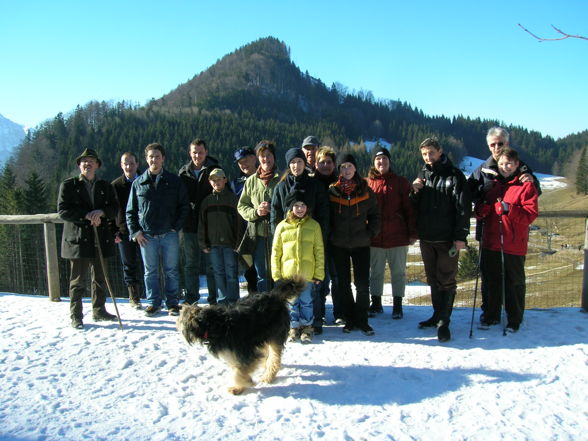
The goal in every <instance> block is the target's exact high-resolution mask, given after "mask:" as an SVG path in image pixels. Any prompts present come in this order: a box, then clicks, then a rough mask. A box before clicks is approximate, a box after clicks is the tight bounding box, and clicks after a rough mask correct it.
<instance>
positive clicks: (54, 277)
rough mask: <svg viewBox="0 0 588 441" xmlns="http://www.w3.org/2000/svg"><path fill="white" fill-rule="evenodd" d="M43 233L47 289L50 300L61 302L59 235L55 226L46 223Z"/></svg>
mask: <svg viewBox="0 0 588 441" xmlns="http://www.w3.org/2000/svg"><path fill="white" fill-rule="evenodd" d="M43 231H44V233H45V260H46V261H47V288H48V290H49V300H51V301H52V302H60V301H61V295H60V292H59V290H60V284H59V265H58V263H57V235H56V234H55V224H53V223H44V224H43Z"/></svg>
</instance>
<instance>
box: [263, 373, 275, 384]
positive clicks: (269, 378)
mask: <svg viewBox="0 0 588 441" xmlns="http://www.w3.org/2000/svg"><path fill="white" fill-rule="evenodd" d="M275 379H276V376H275V375H271V374H269V375H268V374H264V375H263V376H262V377H261V378H260V379H259V382H260V383H265V384H271V383H273V381H274V380H275Z"/></svg>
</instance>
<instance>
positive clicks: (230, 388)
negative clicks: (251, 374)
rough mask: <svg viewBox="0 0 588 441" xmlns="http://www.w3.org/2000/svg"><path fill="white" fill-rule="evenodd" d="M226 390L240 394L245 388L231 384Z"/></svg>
mask: <svg viewBox="0 0 588 441" xmlns="http://www.w3.org/2000/svg"><path fill="white" fill-rule="evenodd" d="M227 390H228V391H229V393H230V394H233V395H241V394H242V393H243V391H244V390H245V388H244V387H239V386H231V387H229V388H228V389H227Z"/></svg>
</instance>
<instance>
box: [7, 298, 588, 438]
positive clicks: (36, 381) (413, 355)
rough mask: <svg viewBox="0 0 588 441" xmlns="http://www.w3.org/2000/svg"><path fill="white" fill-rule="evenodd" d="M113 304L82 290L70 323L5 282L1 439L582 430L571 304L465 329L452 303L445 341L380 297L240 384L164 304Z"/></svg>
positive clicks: (580, 327)
mask: <svg viewBox="0 0 588 441" xmlns="http://www.w3.org/2000/svg"><path fill="white" fill-rule="evenodd" d="M385 300H386V303H388V302H387V301H388V300H389V298H388V297H386V298H385ZM201 301H203V300H201ZM118 303H119V310H120V312H121V315H122V318H123V324H124V330H123V331H121V330H119V329H118V325H117V324H116V323H104V322H102V323H93V322H92V320H91V314H90V313H89V311H90V308H89V304H88V303H86V304H85V305H84V310H85V312H86V314H87V315H86V319H85V323H86V329H85V330H84V331H77V330H74V329H72V328H70V327H69V320H68V307H69V304H68V302H67V301H66V299H64V301H63V302H61V303H51V302H49V301H48V300H47V299H46V298H43V297H38V296H31V295H16V294H9V293H0V317H2V320H1V321H0V335H2V340H1V341H0V440H2V441H7V440H11V441H12V440H14V441H17V440H18V441H24V440H44V441H49V440H59V441H67V440H72V441H80V440H129V441H135V440H150V441H152V440H153V441H157V440H161V441H175V440H207V441H208V440H227V441H228V440H230V441H237V440H256V441H257V440H313V441H316V440H329V441H331V440H346V441H352V440H354V441H357V440H370V441H371V440H432V441H438V440H451V441H456V440H483V441H488V440H509V441H512V440H570V441H572V440H573V441H581V440H588V431H587V429H588V400H587V399H586V397H587V395H588V375H587V370H588V314H583V313H581V312H579V310H578V309H577V308H557V309H550V310H529V311H527V312H526V320H525V323H524V325H523V326H522V328H521V330H520V331H519V332H518V333H516V334H510V335H508V336H506V337H503V336H502V332H501V329H500V328H499V327H495V328H493V329H491V330H489V331H481V330H477V329H475V328H474V336H473V338H469V337H468V335H469V326H470V318H471V309H463V308H456V309H455V311H454V314H453V319H452V325H451V329H452V333H453V339H452V340H451V341H450V342H448V343H445V344H440V343H439V342H438V341H437V339H436V336H435V331H434V330H431V329H428V330H421V329H417V322H418V321H419V320H423V319H426V318H428V316H429V314H430V312H431V311H430V308H428V307H419V306H411V307H406V308H405V317H404V319H403V320H391V318H390V306H386V308H385V309H386V311H385V314H384V315H383V316H380V317H378V318H376V319H372V320H371V324H372V326H373V327H374V329H375V331H376V335H375V336H373V337H371V338H370V337H365V336H363V335H361V334H359V333H352V334H343V333H342V332H341V329H340V328H337V327H334V326H331V325H328V326H326V327H325V331H324V334H323V335H321V336H318V337H315V339H314V342H313V343H312V344H309V345H304V346H303V345H301V344H299V343H289V344H288V345H287V347H286V350H285V353H284V360H283V368H282V370H281V371H280V373H279V375H278V378H277V380H276V382H275V383H274V384H272V385H261V386H258V387H255V388H253V389H250V390H249V391H248V392H246V393H245V394H243V395H241V396H236V397H235V396H232V395H229V394H228V393H227V392H226V390H225V388H226V384H227V377H228V370H227V368H226V366H225V365H224V364H223V363H222V362H220V361H218V360H216V359H214V358H212V357H211V356H210V355H209V354H208V352H207V350H206V348H204V347H201V346H194V347H189V346H188V345H187V344H186V343H185V341H183V340H182V338H181V336H180V334H179V333H178V332H177V331H176V329H175V323H174V318H172V317H169V316H167V315H161V316H158V317H155V318H146V317H144V316H143V315H142V313H140V312H138V311H135V310H133V309H131V308H130V307H129V305H128V303H127V302H125V301H124V300H120V301H119V302H118ZM109 309H110V311H113V308H112V305H111V304H110V305H109ZM477 316H478V314H477V313H476V320H477ZM328 319H329V320H331V319H332V316H331V314H330V312H329V314H328Z"/></svg>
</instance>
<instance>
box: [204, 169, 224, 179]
mask: <svg viewBox="0 0 588 441" xmlns="http://www.w3.org/2000/svg"><path fill="white" fill-rule="evenodd" d="M226 177H227V175H225V172H224V171H223V169H222V168H215V169H213V170H212V171H211V172H210V174H209V175H208V179H214V178H226Z"/></svg>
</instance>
